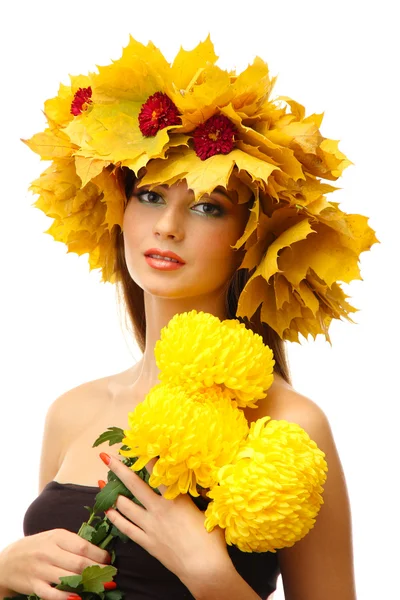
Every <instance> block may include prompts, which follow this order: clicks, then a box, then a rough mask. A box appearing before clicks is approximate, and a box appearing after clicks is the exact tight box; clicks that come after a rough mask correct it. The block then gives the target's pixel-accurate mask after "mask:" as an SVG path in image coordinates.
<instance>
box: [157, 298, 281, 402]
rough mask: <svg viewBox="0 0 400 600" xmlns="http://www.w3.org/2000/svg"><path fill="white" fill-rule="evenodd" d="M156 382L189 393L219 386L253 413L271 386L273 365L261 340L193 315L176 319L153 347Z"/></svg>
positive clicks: (232, 322) (230, 324) (232, 323)
mask: <svg viewBox="0 0 400 600" xmlns="http://www.w3.org/2000/svg"><path fill="white" fill-rule="evenodd" d="M154 354H155V357H156V362H157V366H158V367H159V369H161V373H160V375H159V379H160V381H162V382H163V383H169V384H171V385H178V386H182V387H184V388H185V389H186V390H187V392H188V393H192V392H194V391H196V390H198V389H199V388H201V387H203V386H206V387H208V386H213V385H215V384H218V385H220V386H221V387H222V388H223V389H225V390H226V392H227V394H229V395H230V397H231V398H234V399H235V400H236V401H237V403H238V406H239V407H245V406H249V407H253V408H255V407H257V404H255V402H256V401H257V400H260V399H261V398H264V397H265V396H266V393H267V389H268V388H269V387H270V385H271V384H272V381H273V367H274V364H275V360H274V359H273V353H272V350H271V348H269V346H266V345H265V344H264V342H263V340H262V337H261V336H260V335H258V334H255V333H254V332H253V331H251V330H249V329H247V328H246V326H245V325H244V323H240V322H239V321H238V320H236V319H227V320H225V321H220V319H218V317H215V316H214V315H211V314H209V313H204V312H202V311H200V312H197V311H196V310H192V311H190V312H187V313H181V314H177V315H175V316H174V317H173V318H172V319H171V320H170V321H169V323H168V325H167V326H166V327H164V328H163V329H162V330H161V336H160V339H159V340H158V341H157V343H156V345H155V350H154Z"/></svg>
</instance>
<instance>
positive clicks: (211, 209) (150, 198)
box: [136, 191, 224, 217]
mask: <svg viewBox="0 0 400 600" xmlns="http://www.w3.org/2000/svg"><path fill="white" fill-rule="evenodd" d="M136 196H137V197H138V198H139V200H140V201H141V202H144V204H158V202H157V201H158V200H163V198H162V197H161V196H160V195H159V194H157V193H156V192H150V191H146V192H137V193H136ZM198 206H203V207H205V209H204V210H202V211H200V212H201V214H203V215H206V216H210V217H220V216H222V215H223V213H224V211H223V209H222V208H221V207H220V206H218V205H217V204H213V203H212V202H199V203H197V204H195V208H197V207H198ZM195 212H199V211H197V210H196V211H195Z"/></svg>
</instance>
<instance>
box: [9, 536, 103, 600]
mask: <svg viewBox="0 0 400 600" xmlns="http://www.w3.org/2000/svg"><path fill="white" fill-rule="evenodd" d="M109 564H110V555H109V553H108V552H107V551H106V550H102V549H101V548H98V547H97V546H95V545H94V544H91V543H90V542H88V541H87V540H84V539H83V538H81V537H80V536H79V535H78V534H76V533H73V532H72V531H68V530H67V529H51V530H50V531H43V532H41V533H37V534H35V535H29V536H26V537H24V538H22V539H20V540H18V541H16V542H14V543H12V544H10V545H9V546H7V547H6V548H5V549H4V550H3V551H2V552H1V553H0V573H1V575H0V583H1V586H2V587H4V588H7V589H10V590H14V592H18V593H19V594H27V595H28V594H37V595H38V596H39V597H40V598H42V599H43V600H66V599H67V598H68V596H69V595H70V593H71V592H63V591H61V590H56V589H55V588H54V587H51V585H50V583H55V584H59V583H61V582H60V577H66V576H67V575H81V574H82V571H83V570H84V569H85V568H86V567H89V566H92V565H99V566H100V567H104V566H105V565H109ZM12 595H15V593H13V594H10V596H12Z"/></svg>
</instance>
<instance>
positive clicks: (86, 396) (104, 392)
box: [39, 369, 131, 493]
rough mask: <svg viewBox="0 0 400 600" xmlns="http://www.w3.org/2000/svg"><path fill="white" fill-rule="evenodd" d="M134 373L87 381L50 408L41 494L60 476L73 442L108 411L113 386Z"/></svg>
mask: <svg viewBox="0 0 400 600" xmlns="http://www.w3.org/2000/svg"><path fill="white" fill-rule="evenodd" d="M130 372H131V369H128V370H127V371H123V372H122V373H117V374H115V375H108V376H106V377H100V378H98V379H95V380H93V381H86V382H84V383H81V384H80V385H77V386H75V387H73V388H71V389H69V390H67V391H66V392H64V393H63V394H61V395H60V396H58V397H57V398H56V399H55V400H53V402H52V403H51V404H50V406H49V408H48V409H47V414H46V417H45V423H44V430H43V437H42V449H41V458H40V468H39V493H40V492H41V491H42V490H43V488H44V487H45V485H46V484H47V483H49V481H51V480H53V479H54V477H55V475H56V474H57V473H58V471H59V469H60V466H61V464H62V462H63V460H64V456H65V454H66V451H67V449H68V448H69V447H70V445H71V442H72V441H73V440H75V439H76V438H77V437H79V435H80V434H81V433H82V432H83V431H85V429H86V428H87V427H89V425H90V424H91V423H92V422H93V420H94V418H95V416H96V415H98V414H101V412H102V411H103V409H105V408H106V405H107V404H108V402H107V401H108V398H109V386H110V383H113V382H116V383H121V385H123V383H124V381H125V380H127V378H128V377H129V374H130Z"/></svg>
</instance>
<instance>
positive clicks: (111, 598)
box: [105, 590, 124, 600]
mask: <svg viewBox="0 0 400 600" xmlns="http://www.w3.org/2000/svg"><path fill="white" fill-rule="evenodd" d="M105 597H106V600H122V598H123V597H124V593H123V592H121V591H120V590H107V591H106V594H105Z"/></svg>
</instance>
